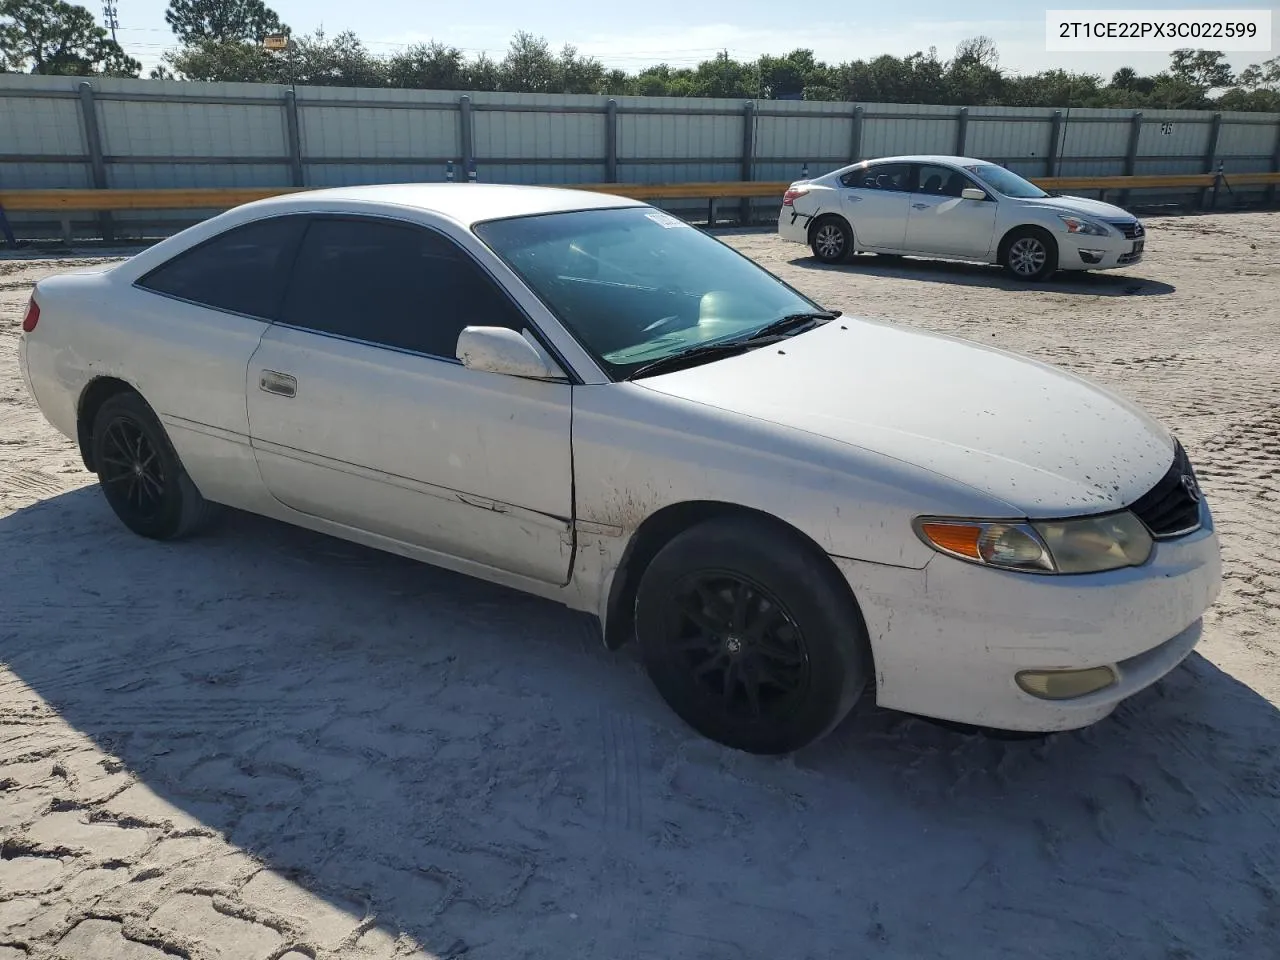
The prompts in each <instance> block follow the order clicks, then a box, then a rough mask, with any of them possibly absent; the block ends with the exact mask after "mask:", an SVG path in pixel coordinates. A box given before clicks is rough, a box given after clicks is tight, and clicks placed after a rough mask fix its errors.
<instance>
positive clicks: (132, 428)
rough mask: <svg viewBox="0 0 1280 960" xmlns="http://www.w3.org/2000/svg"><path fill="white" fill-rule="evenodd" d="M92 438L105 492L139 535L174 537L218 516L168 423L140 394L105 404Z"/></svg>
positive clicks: (94, 454)
mask: <svg viewBox="0 0 1280 960" xmlns="http://www.w3.org/2000/svg"><path fill="white" fill-rule="evenodd" d="M92 438H93V439H92V444H93V446H92V451H93V464H94V467H95V469H96V470H97V473H98V483H99V485H100V486H101V487H102V493H103V495H104V496H105V497H106V499H107V503H108V504H109V505H110V506H111V509H112V510H113V511H115V514H116V516H117V517H119V518H120V521H121V522H122V523H123V524H124V525H125V526H126V527H128V528H129V529H130V530H132V531H133V532H134V533H136V534H138V535H139V536H143V537H149V538H150V539H153V540H175V539H178V538H180V537H184V536H188V535H189V534H192V533H195V532H196V531H197V530H199V529H200V528H201V527H202V526H204V525H205V523H207V522H208V520H209V519H210V518H211V517H212V516H213V513H214V510H215V509H216V508H215V507H214V505H213V504H211V503H209V502H208V501H207V500H205V499H204V497H202V496H201V495H200V491H199V490H197V489H196V486H195V484H194V483H192V482H191V478H190V477H189V476H187V471H186V470H185V469H184V468H183V466H182V463H181V462H180V461H179V460H178V455H177V453H176V452H174V449H173V445H172V444H171V443H170V442H169V438H168V436H167V435H166V434H165V432H164V427H162V426H161V425H160V421H159V420H158V419H156V415H155V414H154V413H153V412H152V411H151V408H150V407H149V406H147V403H146V401H144V400H143V399H142V398H141V397H140V396H138V395H137V394H136V393H118V394H116V395H115V396H112V397H110V398H109V399H107V401H106V402H105V403H103V404H102V406H101V407H100V408H99V410H98V412H97V415H96V416H95V417H94V419H93V434H92Z"/></svg>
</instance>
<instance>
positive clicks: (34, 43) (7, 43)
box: [0, 0, 142, 77]
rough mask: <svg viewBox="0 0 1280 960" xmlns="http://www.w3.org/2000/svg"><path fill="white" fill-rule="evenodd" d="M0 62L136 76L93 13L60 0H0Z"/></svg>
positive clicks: (133, 63) (76, 73) (135, 66)
mask: <svg viewBox="0 0 1280 960" xmlns="http://www.w3.org/2000/svg"><path fill="white" fill-rule="evenodd" d="M0 65H3V67H4V69H5V70H13V71H29V72H31V73H39V74H60V75H65V76H73V77H87V76H92V75H95V74H96V75H100V76H110V77H136V76H137V75H138V74H139V73H140V72H141V71H142V64H140V63H138V61H137V60H134V59H133V58H132V57H129V56H126V55H125V52H124V50H123V49H121V47H120V44H118V43H116V42H115V41H114V40H112V39H111V37H110V36H108V35H107V31H106V30H104V29H102V27H100V26H98V24H97V23H96V22H95V21H94V19H93V14H91V13H90V12H89V11H88V10H86V9H85V8H84V7H78V6H74V5H72V4H70V3H64V2H63V0H0Z"/></svg>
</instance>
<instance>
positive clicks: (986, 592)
mask: <svg viewBox="0 0 1280 960" xmlns="http://www.w3.org/2000/svg"><path fill="white" fill-rule="evenodd" d="M1201 510H1202V520H1203V523H1204V525H1203V526H1202V527H1201V529H1200V530H1198V531H1196V532H1195V533H1192V534H1189V535H1187V536H1185V537H1181V538H1179V539H1177V540H1171V541H1163V542H1160V543H1159V544H1158V545H1157V547H1156V550H1155V553H1154V555H1153V557H1152V559H1151V560H1149V561H1148V562H1147V563H1146V564H1145V565H1144V566H1142V567H1131V568H1128V569H1125V570H1115V571H1111V572H1108V573H1102V574H1088V575H1078V576H1037V575H1034V574H1022V573H1011V572H1004V571H999V570H993V569H989V568H986V567H981V566H977V565H974V564H971V563H965V562H963V561H960V560H955V559H952V558H950V557H946V556H943V555H939V556H937V557H934V558H932V559H931V560H930V562H929V563H928V565H927V566H926V567H925V568H924V569H923V570H906V569H900V568H895V567H886V566H881V565H877V564H868V563H863V562H861V561H856V560H844V559H840V558H833V559H834V560H835V563H836V564H837V566H838V567H839V568H840V569H841V571H842V572H843V573H844V575H845V577H846V578H847V579H848V581H849V584H850V586H851V587H852V589H853V592H854V596H855V597H856V598H857V600H858V603H859V605H860V606H861V608H862V612H863V617H864V619H865V620H866V624H867V629H868V632H869V634H870V637H871V646H872V652H873V655H874V657H875V667H876V700H877V702H878V703H879V704H880V705H881V706H885V707H889V708H892V709H896V710H903V711H905V712H908V713H914V714H920V715H923V716H929V717H936V718H939V719H943V720H953V721H956V722H960V723H969V724H974V725H978V726H985V727H993V728H997V729H1005V730H1027V731H1052V730H1070V729H1075V728H1078V727H1084V726H1088V725H1089V724H1091V723H1094V722H1096V721H1098V720H1101V719H1102V718H1103V717H1105V716H1106V715H1107V714H1109V713H1110V712H1111V711H1112V710H1114V709H1115V707H1116V705H1117V704H1118V703H1120V702H1121V701H1122V700H1124V699H1126V698H1127V697H1130V696H1132V695H1133V694H1135V693H1137V692H1138V691H1139V690H1142V689H1143V688H1144V687H1147V686H1149V685H1150V684H1152V683H1154V682H1155V681H1157V680H1158V679H1160V678H1161V677H1162V676H1164V675H1165V674H1166V673H1168V672H1169V671H1170V670H1172V669H1173V668H1174V667H1176V666H1177V665H1178V664H1179V663H1181V662H1182V660H1183V659H1185V658H1186V656H1187V655H1188V654H1190V653H1191V651H1192V649H1193V648H1194V647H1195V645H1196V642H1197V641H1198V639H1199V637H1200V618H1201V615H1202V614H1203V613H1204V611H1205V610H1206V609H1208V607H1209V606H1210V605H1211V604H1212V603H1213V601H1214V599H1215V598H1216V597H1217V595H1218V591H1219V590H1220V588H1221V581H1222V561H1221V557H1220V554H1219V549H1218V537H1217V533H1216V531H1215V530H1214V527H1213V519H1212V516H1211V515H1210V513H1209V509H1208V507H1207V506H1203V505H1202V507H1201ZM1104 665H1105V666H1111V667H1112V669H1113V670H1114V672H1115V673H1116V675H1117V677H1118V680H1117V682H1116V683H1115V684H1113V685H1112V686H1110V687H1107V688H1105V689H1103V690H1100V691H1098V692H1096V693H1091V694H1087V695H1085V696H1082V697H1078V698H1075V699H1072V700H1042V699H1039V698H1037V697H1034V696H1032V695H1031V694H1028V693H1026V692H1024V691H1023V690H1022V689H1020V688H1019V687H1018V685H1017V684H1016V682H1015V681H1014V675H1015V674H1016V673H1017V672H1018V671H1019V670H1026V669H1033V670H1034V669H1043V670H1054V669H1073V668H1085V667H1095V666H1104Z"/></svg>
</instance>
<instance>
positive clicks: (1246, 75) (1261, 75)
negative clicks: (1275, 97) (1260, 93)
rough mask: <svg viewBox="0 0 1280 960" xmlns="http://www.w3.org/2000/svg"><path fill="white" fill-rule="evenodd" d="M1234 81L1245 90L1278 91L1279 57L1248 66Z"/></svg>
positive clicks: (1279, 76) (1279, 82)
mask: <svg viewBox="0 0 1280 960" xmlns="http://www.w3.org/2000/svg"><path fill="white" fill-rule="evenodd" d="M1236 79H1237V82H1238V83H1239V84H1240V86H1242V87H1244V88H1245V89H1246V90H1269V91H1280V57H1272V58H1271V59H1270V60H1264V61H1263V62H1262V63H1254V64H1250V65H1249V66H1247V67H1245V68H1244V69H1243V70H1241V71H1240V76H1239V77H1237V78H1236Z"/></svg>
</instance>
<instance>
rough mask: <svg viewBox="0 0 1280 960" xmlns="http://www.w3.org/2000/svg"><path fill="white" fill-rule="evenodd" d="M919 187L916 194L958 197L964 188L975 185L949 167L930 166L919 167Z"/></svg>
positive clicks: (922, 165)
mask: <svg viewBox="0 0 1280 960" xmlns="http://www.w3.org/2000/svg"><path fill="white" fill-rule="evenodd" d="M919 183H920V186H919V187H918V188H917V190H916V192H917V193H928V194H932V195H933V196H941V197H958V196H960V191H962V190H963V189H964V188H965V187H976V186H977V184H976V183H974V182H973V181H972V180H970V179H969V178H968V177H966V176H965V175H964V174H963V173H961V172H960V171H958V170H952V169H951V168H950V167H937V166H933V165H932V164H927V163H925V164H921V165H920V181H919Z"/></svg>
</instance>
